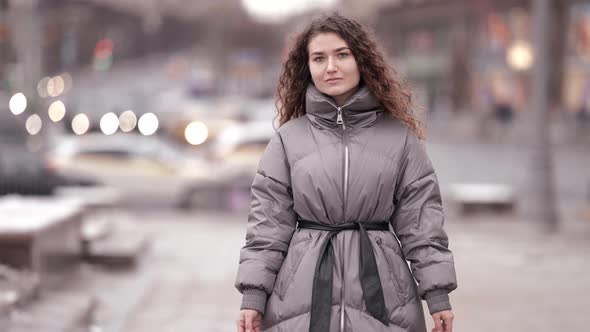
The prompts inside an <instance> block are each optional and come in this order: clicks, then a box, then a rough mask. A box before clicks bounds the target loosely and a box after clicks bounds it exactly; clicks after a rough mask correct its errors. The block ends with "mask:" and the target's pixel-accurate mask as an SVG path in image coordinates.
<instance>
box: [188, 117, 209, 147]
mask: <svg viewBox="0 0 590 332" xmlns="http://www.w3.org/2000/svg"><path fill="white" fill-rule="evenodd" d="M208 136H209V130H208V129H207V126H206V125H205V124H204V123H203V122H200V121H196V122H191V123H190V124H189V125H188V126H186V129H185V130H184V137H185V138H186V141H187V142H189V143H190V144H192V145H199V144H203V143H204V142H205V141H206V140H207V137H208Z"/></svg>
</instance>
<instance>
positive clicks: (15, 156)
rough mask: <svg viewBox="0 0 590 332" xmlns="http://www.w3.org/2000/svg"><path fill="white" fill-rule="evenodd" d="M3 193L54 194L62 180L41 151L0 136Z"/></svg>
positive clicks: (0, 189) (0, 168)
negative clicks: (35, 151)
mask: <svg viewBox="0 0 590 332" xmlns="http://www.w3.org/2000/svg"><path fill="white" fill-rule="evenodd" d="M0 141H1V142H0V195H8V194H19V195H51V194H53V192H54V190H55V188H56V186H58V185H59V184H61V181H60V178H59V177H58V176H57V174H56V173H55V170H54V169H52V168H51V167H50V165H49V164H48V163H47V162H46V161H45V160H44V158H43V156H42V154H41V153H33V152H30V151H29V150H28V149H27V147H26V145H25V144H23V143H19V142H15V141H10V140H8V139H6V138H5V137H0Z"/></svg>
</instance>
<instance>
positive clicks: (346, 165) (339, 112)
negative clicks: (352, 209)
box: [328, 96, 358, 332]
mask: <svg viewBox="0 0 590 332" xmlns="http://www.w3.org/2000/svg"><path fill="white" fill-rule="evenodd" d="M356 99H358V96H357V97H356V98H355V99H353V100H351V101H350V102H348V103H347V104H346V105H343V106H340V107H338V106H336V105H334V104H332V103H330V102H328V104H330V105H332V106H333V107H334V108H336V111H337V113H336V114H337V117H336V124H338V125H341V126H342V141H343V145H344V180H343V181H344V185H343V186H342V190H343V198H344V204H343V205H344V211H343V216H342V217H343V221H344V222H346V204H347V201H348V169H349V165H350V150H349V147H348V134H347V132H346V123H345V122H344V116H342V109H343V108H344V107H347V106H348V105H350V104H352V103H354V102H355V101H356ZM345 244H346V241H342V252H343V253H344V251H345V249H346V248H345V247H344V246H345ZM341 257H342V262H341V264H340V267H341V271H340V280H341V282H342V285H341V287H340V332H344V329H345V328H346V326H345V321H344V292H345V285H344V255H341Z"/></svg>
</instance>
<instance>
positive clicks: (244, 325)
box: [238, 309, 262, 332]
mask: <svg viewBox="0 0 590 332" xmlns="http://www.w3.org/2000/svg"><path fill="white" fill-rule="evenodd" d="M261 321H262V315H261V314H260V313H259V312H258V311H256V310H251V309H243V310H240V319H238V332H260V324H261Z"/></svg>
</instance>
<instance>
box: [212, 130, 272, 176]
mask: <svg viewBox="0 0 590 332" xmlns="http://www.w3.org/2000/svg"><path fill="white" fill-rule="evenodd" d="M274 134H275V129H274V127H273V125H272V122H270V121H253V122H244V123H238V124H234V125H231V126H228V127H227V128H226V129H225V130H223V131H222V132H221V133H220V135H219V137H218V139H217V140H216V141H215V144H214V146H213V152H212V153H213V160H214V161H215V164H216V168H217V169H220V170H223V174H225V177H224V181H225V182H226V183H230V184H232V185H234V186H250V185H251V184H252V180H253V179H254V175H255V174H256V170H257V168H258V163H259V162H260V158H261V157H262V154H263V152H264V149H265V148H266V145H267V144H268V142H269V141H270V139H271V138H272V137H273V135H274Z"/></svg>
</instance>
